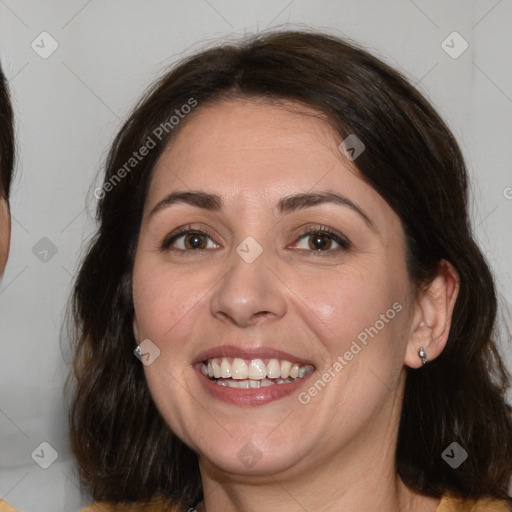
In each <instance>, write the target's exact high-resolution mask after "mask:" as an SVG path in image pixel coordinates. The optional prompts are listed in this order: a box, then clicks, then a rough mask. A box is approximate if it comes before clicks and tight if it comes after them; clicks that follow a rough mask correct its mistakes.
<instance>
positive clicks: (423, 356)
mask: <svg viewBox="0 0 512 512" xmlns="http://www.w3.org/2000/svg"><path fill="white" fill-rule="evenodd" d="M418 353H419V356H420V358H421V362H422V363H423V364H424V365H425V364H427V354H426V352H425V349H424V348H423V347H421V348H420V351H419V352H418Z"/></svg>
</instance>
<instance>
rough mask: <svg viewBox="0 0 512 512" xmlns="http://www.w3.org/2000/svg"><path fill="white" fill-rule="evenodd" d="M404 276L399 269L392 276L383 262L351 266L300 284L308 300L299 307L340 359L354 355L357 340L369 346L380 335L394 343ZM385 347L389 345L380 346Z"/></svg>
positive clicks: (300, 294)
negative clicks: (353, 350) (348, 354)
mask: <svg viewBox="0 0 512 512" xmlns="http://www.w3.org/2000/svg"><path fill="white" fill-rule="evenodd" d="M402 274H403V272H401V271H400V270H399V269H394V270H393V271H391V272H390V271H388V270H387V268H386V266H385V265H382V264H379V263H378V262H373V263H371V264H368V265H364V266H360V267H358V268H356V267H355V266H352V267H348V266H347V267H346V268H340V269H338V270H334V271H333V272H331V273H329V274H328V275H326V276H323V277H320V276H316V278H314V279H304V280H301V281H299V282H297V283H296V287H295V291H296V293H297V296H298V297H301V299H302V300H301V301H297V304H298V307H300V309H301V315H303V316H305V318H307V319H308V323H309V325H310V326H312V327H313V328H314V330H315V331H316V334H317V335H318V337H319V338H320V339H321V340H322V341H323V342H324V344H325V345H326V348H327V349H328V351H329V352H330V353H331V356H332V357H335V356H336V355H338V354H343V353H344V352H345V351H346V350H349V349H350V346H351V343H352V341H353V340H359V341H360V342H361V343H363V345H364V342H365V341H367V340H368V339H373V338H374V337H376V335H377V334H381V333H382V334H384V333H386V334H389V335H390V338H394V337H395V336H396V334H397V333H398V332H400V330H401V326H402V320H403V319H402V318H401V317H403V316H404V315H403V314H401V312H402V310H403V306H404V304H403V302H404V299H405V294H406V290H407V287H406V286H405V285H406V281H405V280H404V279H403V277H402ZM393 306H394V307H393ZM389 341H390V342H391V341H392V340H389ZM385 348H386V347H385V344H384V343H380V344H379V345H378V347H377V349H378V350H384V349H385Z"/></svg>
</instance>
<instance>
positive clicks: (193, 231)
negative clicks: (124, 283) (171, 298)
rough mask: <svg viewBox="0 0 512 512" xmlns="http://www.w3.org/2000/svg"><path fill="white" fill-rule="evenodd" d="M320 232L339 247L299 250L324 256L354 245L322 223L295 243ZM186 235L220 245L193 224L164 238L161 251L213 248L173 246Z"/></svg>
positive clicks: (305, 232) (193, 251)
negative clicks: (203, 237) (176, 247)
mask: <svg viewBox="0 0 512 512" xmlns="http://www.w3.org/2000/svg"><path fill="white" fill-rule="evenodd" d="M318 234H322V235H328V236H329V238H330V239H331V240H332V241H334V242H336V243H337V244H338V245H339V247H336V248H334V249H327V250H325V251H322V250H313V249H310V250H308V249H297V250H298V251H301V252H307V253H312V254H314V255H315V256H324V255H326V254H325V253H333V252H339V251H347V250H348V249H350V248H351V246H352V245H351V243H350V241H349V240H348V239H347V238H345V237H344V236H343V235H341V234H340V233H338V232H337V231H334V230H333V229H331V228H329V227H327V226H321V225H318V226H314V227H309V228H308V230H307V231H304V232H303V233H301V234H300V235H298V237H297V241H295V242H294V244H297V243H298V242H299V241H301V240H303V239H304V238H307V237H308V236H314V235H318ZM186 235H200V236H206V237H208V238H210V240H212V241H213V243H215V244H216V245H219V244H218V243H217V242H215V238H214V236H213V235H212V234H211V233H208V231H207V230H204V229H198V228H195V227H193V226H183V227H182V228H179V231H178V232H173V233H170V234H169V235H167V236H166V237H165V238H164V240H163V241H162V243H161V245H160V250H161V251H169V250H171V251H178V252H181V253H188V254H190V255H192V254H191V253H197V252H203V251H205V250H206V251H208V250H211V249H173V248H172V247H171V245H172V244H173V243H175V242H176V240H178V239H179V238H181V237H183V236H186Z"/></svg>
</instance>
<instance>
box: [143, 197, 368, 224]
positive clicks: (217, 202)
mask: <svg viewBox="0 0 512 512" xmlns="http://www.w3.org/2000/svg"><path fill="white" fill-rule="evenodd" d="M178 203H185V204H188V205H190V206H195V207H197V208H201V209H203V210H209V211H214V212H218V211H220V210H222V207H223V204H222V198H221V197H220V196H218V195H217V194H209V193H207V192H201V191H194V192H171V193H170V194H168V195H167V196H165V197H164V198H163V199H162V200H161V201H159V202H158V203H157V204H156V205H155V206H154V207H153V209H152V210H151V212H150V213H149V217H152V216H153V215H154V214H155V213H157V212H159V211H161V210H163V209H165V208H168V207H170V206H172V205H174V204H178ZM325 203H333V204H337V205H340V206H345V207H347V208H350V209H351V210H352V211H354V212H356V213H357V214H358V215H359V216H360V217H361V218H362V219H363V220H364V222H365V223H366V225H367V226H368V227H369V228H370V229H371V230H372V231H374V232H377V229H376V228H375V225H374V224H373V222H372V221H371V219H370V217H369V216H368V215H367V214H366V213H365V212H364V211H363V210H362V209H361V208H360V207H359V206H357V205H356V204H355V203H354V202H353V201H351V200H350V199H349V198H348V197H345V196H343V195H341V194H336V193H334V192H315V193H303V194H295V195H291V196H286V197H283V198H282V199H281V200H280V201H279V203H278V204H277V211H278V213H279V214H284V213H290V212H294V211H298V210H304V209H306V208H311V207H312V206H318V205H320V204H325Z"/></svg>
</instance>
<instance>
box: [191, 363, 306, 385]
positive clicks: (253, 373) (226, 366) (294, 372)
mask: <svg viewBox="0 0 512 512" xmlns="http://www.w3.org/2000/svg"><path fill="white" fill-rule="evenodd" d="M313 370H314V366H312V365H310V364H300V363H295V362H292V361H288V360H286V359H241V358H238V357H235V358H229V357H214V358H210V359H207V360H205V361H202V363H201V371H202V373H203V375H204V376H205V377H207V378H208V379H209V380H210V381H212V382H214V383H215V384H217V385H219V386H226V387H230V388H240V389H250V388H262V387H268V386H276V385H280V384H290V383H292V382H295V381H297V380H300V379H302V378H304V377H305V376H306V375H309V374H310V373H312V372H313Z"/></svg>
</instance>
